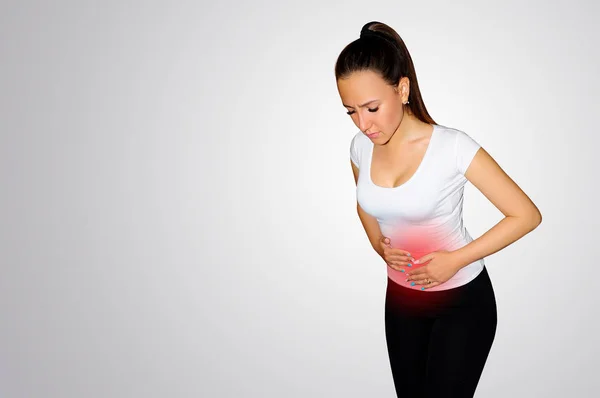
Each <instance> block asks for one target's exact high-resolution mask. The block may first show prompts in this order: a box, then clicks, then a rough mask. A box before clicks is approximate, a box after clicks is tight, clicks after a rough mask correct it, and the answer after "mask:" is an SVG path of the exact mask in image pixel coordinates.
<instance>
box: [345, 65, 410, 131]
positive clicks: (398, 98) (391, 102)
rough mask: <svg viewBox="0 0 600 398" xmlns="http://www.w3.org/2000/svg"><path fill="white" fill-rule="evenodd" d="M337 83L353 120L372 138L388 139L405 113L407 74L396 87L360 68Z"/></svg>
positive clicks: (373, 73)
mask: <svg viewBox="0 0 600 398" xmlns="http://www.w3.org/2000/svg"><path fill="white" fill-rule="evenodd" d="M337 87H338V92H339V94H340V97H341V99H342V104H343V105H344V106H345V107H346V109H347V110H348V114H349V115H350V117H351V118H352V121H353V122H354V124H355V125H356V126H357V127H358V128H359V129H360V130H361V131H362V132H363V133H365V134H366V135H367V137H369V138H370V139H371V140H372V141H373V142H377V143H385V142H387V141H388V140H389V139H390V138H391V136H392V135H393V134H394V132H395V131H396V130H397V129H398V127H399V126H400V122H401V121H402V118H403V117H404V110H403V107H402V104H403V102H406V100H407V99H408V88H409V87H408V78H406V77H403V78H402V79H401V80H400V84H399V85H398V87H397V88H395V87H392V86H390V85H389V84H387V83H386V82H385V80H383V79H382V78H381V77H380V76H379V75H378V74H377V73H375V72H372V71H360V72H354V73H352V74H351V75H350V77H348V78H347V79H340V80H338V81H337Z"/></svg>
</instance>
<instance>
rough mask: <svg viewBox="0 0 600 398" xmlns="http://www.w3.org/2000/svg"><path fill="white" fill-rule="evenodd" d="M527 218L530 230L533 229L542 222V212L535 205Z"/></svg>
mask: <svg viewBox="0 0 600 398" xmlns="http://www.w3.org/2000/svg"><path fill="white" fill-rule="evenodd" d="M528 219H529V226H530V228H531V231H533V230H534V229H536V228H537V227H538V226H539V225H540V224H541V223H542V213H540V211H539V210H538V209H537V207H536V208H535V210H534V211H532V212H531V214H530V216H529V217H528Z"/></svg>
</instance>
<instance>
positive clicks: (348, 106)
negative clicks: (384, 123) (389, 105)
mask: <svg viewBox="0 0 600 398" xmlns="http://www.w3.org/2000/svg"><path fill="white" fill-rule="evenodd" d="M376 101H379V100H378V99H374V100H371V101H369V102H365V103H364V104H362V105H359V106H358V107H359V108H362V107H363V106H365V105H369V104H370V103H372V102H376ZM342 105H344V106H345V107H346V108H353V107H352V106H350V105H346V104H342Z"/></svg>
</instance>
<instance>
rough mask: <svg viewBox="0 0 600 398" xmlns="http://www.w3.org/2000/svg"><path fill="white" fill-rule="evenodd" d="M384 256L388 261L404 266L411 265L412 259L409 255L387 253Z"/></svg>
mask: <svg viewBox="0 0 600 398" xmlns="http://www.w3.org/2000/svg"><path fill="white" fill-rule="evenodd" d="M386 258H388V259H389V260H390V262H393V263H395V264H397V265H402V266H404V267H412V264H413V259H412V258H411V257H406V256H394V255H388V256H386Z"/></svg>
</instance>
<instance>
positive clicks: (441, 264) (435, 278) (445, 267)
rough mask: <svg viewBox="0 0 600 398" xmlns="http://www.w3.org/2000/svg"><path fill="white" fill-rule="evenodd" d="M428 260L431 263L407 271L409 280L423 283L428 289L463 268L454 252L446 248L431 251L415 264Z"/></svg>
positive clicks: (419, 283)
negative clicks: (445, 249)
mask: <svg viewBox="0 0 600 398" xmlns="http://www.w3.org/2000/svg"><path fill="white" fill-rule="evenodd" d="M428 261H429V264H427V265H424V266H422V267H419V268H417V269H415V270H411V271H410V272H407V274H406V276H407V277H408V281H409V282H410V281H413V282H415V283H416V284H417V285H423V287H425V288H426V289H427V288H431V287H434V286H437V285H441V284H442V283H444V282H446V281H447V280H448V279H450V278H452V277H453V276H454V275H455V274H456V273H457V272H458V270H459V269H460V268H461V267H460V265H459V264H458V262H457V260H456V257H455V256H454V255H453V254H452V252H449V251H444V250H440V251H437V252H433V253H429V254H427V255H425V256H423V257H421V258H420V259H418V260H416V261H415V262H414V264H424V263H426V262H428Z"/></svg>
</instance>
